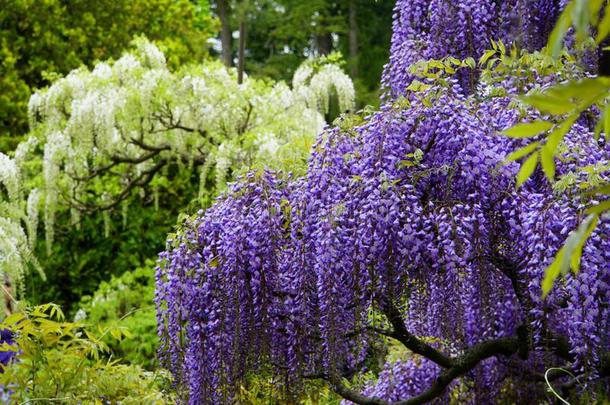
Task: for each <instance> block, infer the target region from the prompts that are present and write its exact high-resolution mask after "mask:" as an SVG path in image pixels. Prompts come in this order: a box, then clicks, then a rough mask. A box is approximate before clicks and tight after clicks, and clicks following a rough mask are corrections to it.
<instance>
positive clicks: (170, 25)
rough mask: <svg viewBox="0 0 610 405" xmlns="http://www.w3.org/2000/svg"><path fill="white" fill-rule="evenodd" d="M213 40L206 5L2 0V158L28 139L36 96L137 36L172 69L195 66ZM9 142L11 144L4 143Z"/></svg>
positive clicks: (171, 0) (114, 54)
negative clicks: (154, 44) (155, 46)
mask: <svg viewBox="0 0 610 405" xmlns="http://www.w3.org/2000/svg"><path fill="white" fill-rule="evenodd" d="M215 32H216V22H215V20H214V19H213V18H212V16H211V14H210V11H209V6H208V3H207V1H206V0H201V1H197V2H196V3H193V2H190V1H188V0H153V1H148V0H145V1H139V0H138V1H123V0H121V1H95V2H91V1H86V0H75V1H70V2H64V1H60V0H51V1H35V0H4V1H3V2H2V7H0V38H2V39H1V42H0V55H1V56H2V57H1V58H0V59H1V60H2V64H1V65H0V94H1V95H0V136H2V137H3V143H2V144H0V150H4V151H6V150H11V149H13V148H14V146H15V145H16V143H17V142H18V140H19V137H18V135H23V134H24V133H25V132H26V131H27V103H28V99H29V97H30V95H31V94H32V93H33V92H34V90H35V89H37V88H41V87H44V86H46V85H48V84H49V83H50V81H51V79H52V78H53V77H55V76H53V73H57V74H60V75H63V74H66V73H68V72H69V71H70V70H72V69H75V68H77V67H79V66H80V65H83V64H84V65H89V66H91V65H92V64H93V62H95V61H96V60H103V59H109V58H118V57H119V56H120V55H121V52H122V51H123V50H124V48H125V46H126V45H127V44H129V42H130V41H131V40H132V38H133V37H134V36H135V35H141V34H144V35H146V36H148V37H149V38H150V39H151V40H155V41H159V43H160V46H161V47H162V48H163V49H164V50H166V51H169V52H168V54H169V55H171V58H170V64H171V65H172V66H178V65H179V64H182V63H187V62H199V61H201V60H202V59H203V58H205V57H206V55H208V44H207V40H208V39H209V38H210V37H211V36H212V35H213V34H214V33H215ZM9 134H11V135H12V136H8V135H9Z"/></svg>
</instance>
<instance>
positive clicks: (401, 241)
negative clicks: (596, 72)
mask: <svg viewBox="0 0 610 405" xmlns="http://www.w3.org/2000/svg"><path fill="white" fill-rule="evenodd" d="M560 3H561V4H560ZM563 3H565V2H556V1H544V0H540V1H526V0H512V1H508V2H496V1H492V0H487V1H470V0H460V1H457V2H449V1H443V0H416V1H412V0H399V1H398V2H397V5H396V13H395V23H394V36H393V43H392V57H391V60H390V63H389V64H388V66H387V68H386V74H385V76H384V84H385V85H386V87H387V89H388V90H387V92H386V95H385V100H386V103H385V104H384V106H383V107H382V108H381V110H380V111H379V112H376V113H374V114H371V115H368V116H366V117H363V119H362V120H361V122H360V123H359V124H358V125H353V122H354V121H357V119H356V118H346V119H345V121H344V123H343V124H340V125H338V126H337V127H335V128H329V129H327V130H325V131H324V132H323V133H322V134H321V135H320V136H319V137H318V140H317V142H316V144H315V146H314V148H313V156H312V158H311V160H310V162H309V167H308V170H307V173H306V175H305V176H303V177H299V178H295V177H292V176H289V175H284V174H281V173H275V172H270V171H259V172H253V173H250V174H248V175H246V176H244V177H243V178H242V179H241V180H240V181H238V182H236V183H235V184H234V185H233V186H232V187H231V189H230V190H229V191H228V192H227V193H226V195H225V196H224V197H222V198H221V199H220V200H219V201H218V202H217V203H216V204H215V205H214V206H213V207H212V208H211V209H209V210H207V211H205V212H200V213H199V214H198V215H197V216H195V217H193V218H191V219H190V220H187V221H186V222H185V223H184V224H183V225H182V231H181V232H180V233H179V234H178V235H177V236H175V237H172V238H171V239H170V240H169V241H168V249H167V251H166V252H164V253H162V254H161V256H160V260H159V267H158V270H157V291H156V302H157V307H158V323H159V335H160V336H161V339H162V349H161V355H162V357H163V361H165V364H166V365H167V366H168V367H169V368H170V369H171V370H172V372H173V373H174V376H175V378H176V381H177V384H178V386H179V387H180V388H181V389H182V390H183V393H184V396H183V399H184V400H185V401H188V402H189V403H193V404H199V403H230V402H231V401H232V400H234V399H235V397H236V394H237V392H238V389H239V387H240V385H242V384H247V383H248V380H249V377H251V376H252V374H261V373H263V374H264V375H270V376H272V378H273V379H274V382H275V384H276V385H277V386H280V387H283V391H282V392H281V395H283V397H284V399H288V400H294V399H295V398H297V397H298V395H299V391H300V390H301V388H302V387H303V385H304V383H305V382H306V381H308V380H312V379H319V380H323V381H326V382H327V383H328V384H329V386H330V387H331V388H332V389H333V390H334V391H335V392H336V393H337V394H339V395H340V396H342V397H343V398H345V400H346V403H357V404H371V405H382V404H383V405H386V404H402V405H406V404H421V403H427V402H434V403H449V402H451V401H454V402H456V403H472V404H481V403H484V404H486V403H540V402H550V401H552V400H553V398H552V395H561V396H563V397H564V398H566V399H568V398H570V399H571V400H572V401H573V403H577V401H581V402H583V403H588V402H593V401H595V400H601V399H602V398H605V397H607V396H608V395H610V392H609V391H608V387H609V386H610V384H609V378H610V333H609V331H610V308H609V307H608V302H609V301H610V270H609V267H608V263H610V246H609V245H608V243H609V237H610V224H609V223H608V221H607V220H606V219H604V218H602V219H601V221H600V223H599V225H598V226H597V228H596V229H595V230H591V236H590V238H589V240H588V241H587V243H586V244H585V245H584V246H581V249H582V255H581V258H580V260H581V271H580V272H579V273H578V274H577V275H575V276H573V277H570V278H566V279H564V280H561V282H560V283H559V284H558V285H556V287H555V288H554V289H553V290H552V291H551V292H550V294H549V295H548V296H546V297H545V298H544V299H543V298H542V289H541V282H542V279H543V276H544V270H545V268H546V267H547V266H548V265H549V264H550V263H551V262H552V261H553V258H554V255H555V252H556V251H557V250H558V249H559V248H560V247H561V246H562V244H563V242H564V241H565V239H566V238H567V237H568V234H569V232H570V230H572V229H574V228H575V227H576V226H577V225H578V224H579V223H580V222H581V221H582V219H583V218H584V205H583V204H582V203H581V202H579V201H578V200H577V199H575V198H572V197H571V195H570V191H571V190H572V191H573V190H576V189H578V188H579V184H578V181H576V182H574V183H570V184H567V185H566V189H565V190H563V192H561V193H555V192H554V190H553V188H552V187H551V185H549V183H548V182H547V180H546V179H545V174H544V173H543V172H542V171H541V170H536V171H534V172H533V174H532V176H531V178H529V180H526V179H527V177H530V176H527V177H525V178H523V177H517V173H518V172H519V171H520V167H519V165H518V164H516V163H514V160H515V159H518V158H519V155H515V154H514V153H513V151H515V150H519V148H520V147H523V146H525V145H526V143H524V140H523V139H520V138H519V137H518V136H513V137H512V138H511V137H505V136H503V135H501V133H502V132H504V131H506V130H507V129H509V128H511V127H514V126H515V124H518V123H531V122H533V121H536V120H538V119H539V118H540V113H539V112H536V111H532V110H530V109H528V108H527V107H526V106H524V105H522V104H521V103H519V102H518V101H515V96H517V95H518V94H519V92H521V91H522V90H523V86H525V88H526V89H531V88H535V87H544V86H548V85H549V84H552V83H556V82H558V81H561V80H564V79H565V77H563V76H562V75H561V74H558V73H559V72H555V73H553V74H543V72H536V73H534V74H533V75H530V76H527V75H526V76H527V77H524V78H522V80H515V78H514V77H510V76H508V77H497V76H494V69H484V70H482V71H481V70H480V69H479V70H477V69H475V68H474V66H473V63H472V61H469V60H468V58H469V57H473V58H476V59H479V58H480V57H482V59H481V61H482V62H487V59H489V57H490V55H491V54H487V52H486V47H487V46H488V44H489V40H490V39H494V38H495V39H498V38H500V39H502V41H501V42H499V44H500V45H498V44H496V43H495V44H496V45H494V46H496V47H498V48H504V47H505V45H504V44H508V45H509V46H512V45H515V46H520V47H521V48H525V49H530V50H535V49H537V48H539V47H540V46H541V45H542V44H544V43H545V41H546V36H547V35H548V33H549V32H550V30H551V28H552V26H553V24H554V22H555V19H556V17H557V16H558V15H559V11H560V9H561V7H563V6H564V4H563ZM504 51H505V49H504V50H502V52H504ZM452 54H453V55H455V56H456V57H457V58H459V59H461V60H458V59H452V58H449V59H444V57H446V56H450V55H452ZM486 55H487V56H486ZM422 58H423V59H430V58H435V59H442V61H435V62H433V63H430V64H428V67H429V68H433V69H439V68H442V69H443V71H444V72H449V73H450V74H453V72H454V71H455V70H457V72H456V73H455V75H454V76H452V77H444V78H442V80H437V79H425V78H424V79H423V81H415V79H417V71H416V70H414V69H411V68H410V67H411V66H413V65H417V64H416V63H415V62H417V61H418V60H419V59H422ZM535 58H536V56H535V55H534V56H531V55H529V54H528V55H527V57H526V58H525V59H523V60H524V61H525V62H527V61H531V60H532V59H535ZM504 62H505V61H503V60H497V61H496V62H495V63H499V64H500V65H502V64H503V63H504ZM452 65H453V66H452ZM483 65H487V63H483ZM469 66H470V67H472V69H470V68H469ZM458 67H459V69H454V68H458ZM507 70H510V69H508V68H507V66H506V65H504V66H499V67H498V69H497V70H495V72H502V71H507ZM424 71H427V72H428V73H429V71H428V69H424ZM570 74H575V75H578V74H580V75H581V76H582V75H585V72H583V71H582V70H581V71H580V73H578V72H577V71H570ZM424 77H426V75H424ZM414 83H415V85H414ZM513 135H515V134H514V133H513ZM608 148H609V147H608V146H607V145H605V144H601V145H600V144H599V143H598V142H597V141H595V139H594V137H593V136H591V131H590V129H589V127H588V123H587V121H586V120H581V121H579V122H575V123H574V125H573V126H572V127H571V129H570V131H568V132H567V133H566V135H565V137H564V138H563V141H562V144H561V150H562V151H563V152H564V153H563V156H562V159H561V160H559V161H558V162H557V166H556V173H555V174H556V176H558V177H560V176H563V175H568V174H569V173H571V172H573V171H574V170H575V169H576V168H579V167H582V166H586V165H595V164H602V165H603V164H605V165H607V164H608V163H610V162H608V156H610V155H609V152H610V150H609V149H608ZM530 152H531V151H530ZM520 153H521V157H523V156H524V155H523V152H520ZM530 165H531V163H530ZM534 165H535V163H534ZM532 171H533V169H532ZM598 175H600V176H604V174H603V173H601V174H599V173H598ZM516 183H519V185H520V187H519V188H518V189H517V188H516V187H515V186H516ZM390 344H391V345H392V346H395V345H399V346H402V348H403V349H405V350H404V351H403V352H401V354H400V355H399V356H392V358H388V361H386V363H385V365H384V366H383V369H382V370H381V372H380V373H378V375H376V377H375V378H373V379H372V380H369V382H368V383H365V384H359V383H358V381H359V379H357V378H356V379H354V376H361V375H363V374H365V373H366V372H367V371H369V370H372V371H375V366H374V365H375V363H376V361H378V360H379V358H380V357H381V358H382V359H383V358H384V356H383V355H381V356H380V355H379V352H380V348H382V349H383V348H384V347H387V346H388V345H390ZM374 374H376V373H374ZM548 386H551V387H552V392H553V394H551V393H550V392H549V391H548V390H547V387H548Z"/></svg>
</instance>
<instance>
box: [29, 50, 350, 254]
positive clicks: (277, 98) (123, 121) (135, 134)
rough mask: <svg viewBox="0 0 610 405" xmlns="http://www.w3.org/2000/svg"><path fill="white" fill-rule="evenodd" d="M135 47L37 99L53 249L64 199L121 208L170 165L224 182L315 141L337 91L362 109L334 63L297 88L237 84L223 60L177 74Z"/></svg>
mask: <svg viewBox="0 0 610 405" xmlns="http://www.w3.org/2000/svg"><path fill="white" fill-rule="evenodd" d="M134 48H135V49H134V50H133V51H132V52H129V53H126V54H124V55H123V56H122V57H121V58H120V59H118V60H117V61H115V62H108V63H99V64H97V65H96V66H95V68H94V69H93V70H92V71H89V70H87V69H86V68H81V69H77V70H75V71H73V72H71V73H70V74H69V75H68V76H66V77H65V78H62V79H60V80H57V81H56V82H54V83H53V84H52V85H51V86H50V87H49V88H48V89H44V90H42V91H40V92H38V93H36V94H34V95H33V96H32V98H31V99H30V104H29V113H30V121H31V126H32V128H33V131H32V135H31V136H32V137H33V138H34V139H37V140H38V142H39V144H40V145H41V147H42V148H43V149H44V159H43V172H44V184H45V187H44V190H43V191H44V194H45V199H44V201H45V224H46V230H47V240H48V245H49V246H50V242H51V241H52V239H53V223H54V215H55V210H56V208H57V206H58V204H59V203H62V204H64V205H68V206H70V207H73V208H75V209H76V210H80V211H94V210H107V209H111V208H114V207H115V206H117V205H119V204H122V203H123V202H124V201H126V200H127V198H128V197H129V196H130V195H131V193H132V192H133V191H134V190H138V189H145V188H146V187H148V186H149V185H151V184H152V186H151V187H149V188H154V184H155V181H157V182H159V180H158V179H159V178H160V177H162V176H163V172H164V171H166V170H167V167H169V166H172V167H174V168H176V167H177V168H178V169H185V168H186V169H187V170H192V169H193V168H198V169H199V170H200V172H201V176H200V177H201V179H202V187H205V180H206V179H207V177H208V175H209V174H210V171H213V172H214V175H215V177H216V180H217V184H218V185H219V186H220V185H223V184H224V183H225V181H226V180H227V179H228V178H230V175H231V169H232V168H234V167H235V166H237V165H239V166H256V163H257V162H261V161H264V162H266V163H268V164H272V165H273V162H275V161H276V160H278V159H280V158H282V157H283V156H285V155H286V156H290V154H287V153H284V151H283V149H282V148H283V147H284V146H285V145H293V144H295V143H304V144H305V145H307V146H309V145H310V144H311V143H313V142H314V140H315V136H316V135H317V134H318V133H319V131H321V129H322V128H323V126H324V124H325V119H324V115H323V114H325V113H326V112H327V110H328V104H329V100H328V99H329V98H330V97H331V96H332V94H333V93H332V92H331V89H332V91H334V92H335V93H336V94H337V95H338V99H339V103H340V105H341V108H344V109H347V110H349V109H352V108H353V106H354V87H353V84H352V82H351V80H350V79H349V77H348V76H347V75H346V74H345V73H343V71H342V70H341V69H339V68H337V67H335V66H334V65H331V64H323V66H322V67H321V68H320V69H319V71H316V72H312V74H311V75H309V76H308V77H307V78H305V80H303V81H300V82H299V83H297V86H296V87H295V88H291V87H290V86H288V85H287V84H285V83H283V82H280V83H270V82H266V81H262V80H257V79H252V78H246V79H245V80H244V82H243V83H242V84H238V83H237V79H236V75H235V73H234V72H233V71H230V70H227V69H226V68H225V67H223V66H222V65H221V64H220V63H219V62H206V63H204V64H202V65H196V66H189V67H184V68H183V69H181V70H179V71H177V72H172V71H170V70H169V69H168V68H167V66H166V61H165V56H164V55H163V53H162V52H161V51H159V49H158V48H157V47H156V46H155V45H153V44H152V43H150V42H148V41H147V40H145V39H142V38H141V39H138V40H136V41H135V43H134ZM305 150H307V149H306V148H305ZM303 154H305V152H304V153H303ZM100 190H101V191H100ZM153 192H154V190H153Z"/></svg>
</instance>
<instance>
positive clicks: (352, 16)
mask: <svg viewBox="0 0 610 405" xmlns="http://www.w3.org/2000/svg"><path fill="white" fill-rule="evenodd" d="M357 17H358V15H357V12H356V0H350V2H349V58H350V73H351V75H352V78H355V77H357V76H358V19H357Z"/></svg>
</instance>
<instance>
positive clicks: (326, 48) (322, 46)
mask: <svg viewBox="0 0 610 405" xmlns="http://www.w3.org/2000/svg"><path fill="white" fill-rule="evenodd" d="M316 48H317V50H318V55H320V56H322V55H328V54H329V53H331V52H332V51H333V37H332V35H331V33H330V32H328V33H324V34H321V35H317V36H316Z"/></svg>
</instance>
